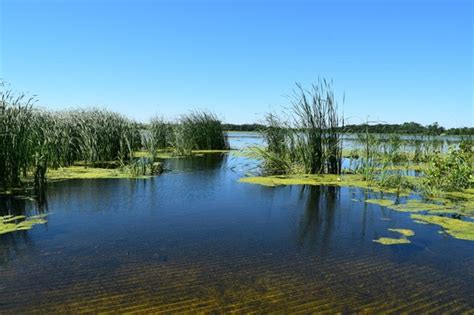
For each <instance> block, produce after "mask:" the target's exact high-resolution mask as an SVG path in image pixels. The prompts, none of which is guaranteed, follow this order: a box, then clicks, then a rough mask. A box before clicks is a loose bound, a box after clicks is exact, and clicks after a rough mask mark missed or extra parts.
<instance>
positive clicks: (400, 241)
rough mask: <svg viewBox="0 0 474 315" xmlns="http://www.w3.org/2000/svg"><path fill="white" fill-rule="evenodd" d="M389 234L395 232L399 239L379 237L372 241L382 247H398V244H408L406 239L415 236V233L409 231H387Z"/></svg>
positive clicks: (408, 241)
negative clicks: (399, 235)
mask: <svg viewBox="0 0 474 315" xmlns="http://www.w3.org/2000/svg"><path fill="white" fill-rule="evenodd" d="M388 230H389V231H391V232H396V233H399V234H401V235H402V236H401V237H400V238H391V237H380V238H379V239H376V240H374V242H376V243H380V244H382V245H398V244H410V243H411V242H410V240H409V239H408V237H410V236H413V235H415V232H413V231H412V230H409V229H388Z"/></svg>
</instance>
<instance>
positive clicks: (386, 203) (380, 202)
mask: <svg viewBox="0 0 474 315" xmlns="http://www.w3.org/2000/svg"><path fill="white" fill-rule="evenodd" d="M365 202H366V203H371V204H375V205H379V206H384V207H388V206H391V205H393V200H390V199H366V200H365Z"/></svg>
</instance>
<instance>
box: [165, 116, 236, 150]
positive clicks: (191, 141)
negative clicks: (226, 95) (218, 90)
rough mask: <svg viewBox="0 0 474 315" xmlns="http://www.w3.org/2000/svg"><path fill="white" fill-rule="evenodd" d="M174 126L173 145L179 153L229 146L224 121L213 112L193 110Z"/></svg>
mask: <svg viewBox="0 0 474 315" xmlns="http://www.w3.org/2000/svg"><path fill="white" fill-rule="evenodd" d="M173 128H174V135H173V140H172V143H171V146H172V147H173V149H174V150H175V151H176V154H177V155H190V154H192V150H226V149H228V148H229V144H228V142H227V136H226V134H225V133H224V129H223V126H222V122H221V121H220V120H219V119H218V118H217V116H216V115H214V114H213V113H211V112H206V111H193V112H191V113H190V114H187V115H182V116H181V117H180V119H179V120H178V123H177V124H175V125H174V126H173Z"/></svg>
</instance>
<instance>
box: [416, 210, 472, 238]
mask: <svg viewBox="0 0 474 315" xmlns="http://www.w3.org/2000/svg"><path fill="white" fill-rule="evenodd" d="M411 218H412V219H413V220H415V222H417V223H418V222H420V223H421V222H424V223H427V224H436V225H439V226H441V227H442V228H443V230H444V231H445V232H446V233H447V234H449V235H451V236H452V237H454V238H457V239H461V240H468V241H474V222H470V221H463V220H460V219H455V218H448V217H441V216H436V215H421V214H412V215H411Z"/></svg>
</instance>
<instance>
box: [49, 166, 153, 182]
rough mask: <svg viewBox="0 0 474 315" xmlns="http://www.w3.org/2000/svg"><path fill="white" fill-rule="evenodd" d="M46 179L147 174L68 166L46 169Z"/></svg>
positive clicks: (125, 176) (129, 176) (128, 176)
mask: <svg viewBox="0 0 474 315" xmlns="http://www.w3.org/2000/svg"><path fill="white" fill-rule="evenodd" d="M46 176H47V178H48V180H62V179H98V178H148V176H131V175H130V173H128V172H126V171H122V170H120V169H110V168H96V167H84V166H77V165H74V166H68V167H62V168H59V169H56V170H54V169H48V172H47V174H46Z"/></svg>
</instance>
